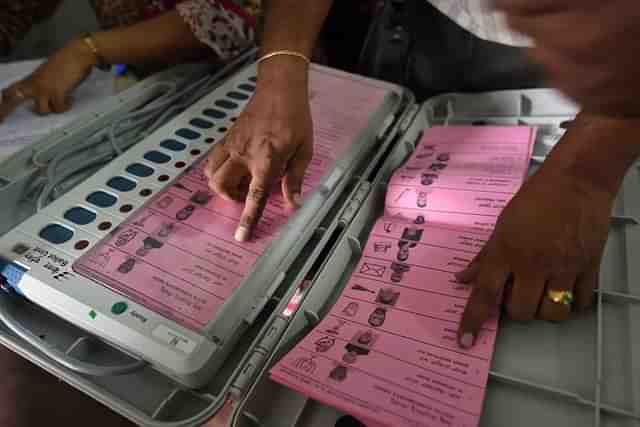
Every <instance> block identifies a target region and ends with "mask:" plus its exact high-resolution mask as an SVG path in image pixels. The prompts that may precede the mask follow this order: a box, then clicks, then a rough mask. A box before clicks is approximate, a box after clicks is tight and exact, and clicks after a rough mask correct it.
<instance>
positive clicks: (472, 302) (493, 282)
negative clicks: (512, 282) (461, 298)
mask: <svg viewBox="0 0 640 427" xmlns="http://www.w3.org/2000/svg"><path fill="white" fill-rule="evenodd" d="M508 279H509V269H508V268H507V266H506V265H505V264H504V263H503V262H500V259H499V258H497V257H495V256H491V257H489V256H487V257H484V259H483V260H482V261H481V266H480V273H479V274H478V278H477V280H476V281H475V283H474V284H473V289H472V291H471V296H470V297H469V300H468V301H467V305H466V307H465V309H464V314H463V315H462V320H461V322H460V327H459V329H458V342H459V344H460V346H461V347H463V348H471V347H473V345H474V343H475V339H476V337H477V336H478V332H479V331H480V329H481V328H482V325H483V324H484V323H485V322H486V321H487V320H488V319H489V317H491V315H492V314H493V312H494V310H495V309H496V308H497V307H498V304H499V303H500V296H501V295H502V290H503V289H504V286H505V284H506V282H507V280H508Z"/></svg>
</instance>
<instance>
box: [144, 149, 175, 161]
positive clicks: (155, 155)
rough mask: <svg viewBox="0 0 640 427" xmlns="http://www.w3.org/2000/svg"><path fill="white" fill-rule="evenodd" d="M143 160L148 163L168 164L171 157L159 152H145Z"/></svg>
mask: <svg viewBox="0 0 640 427" xmlns="http://www.w3.org/2000/svg"><path fill="white" fill-rule="evenodd" d="M144 158H145V159H146V160H149V161H150V162H153V163H158V164H163V163H168V162H169V160H171V157H169V156H167V155H166V154H164V153H161V152H159V151H147V152H146V153H145V154H144Z"/></svg>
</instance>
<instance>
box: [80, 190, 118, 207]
mask: <svg viewBox="0 0 640 427" xmlns="http://www.w3.org/2000/svg"><path fill="white" fill-rule="evenodd" d="M117 201H118V198H117V197H116V196H114V195H111V194H109V193H105V192H104V191H95V192H93V193H91V194H89V195H88V196H87V202H89V203H91V204H92V205H94V206H97V207H99V208H108V207H110V206H113V205H115V204H116V202H117Z"/></svg>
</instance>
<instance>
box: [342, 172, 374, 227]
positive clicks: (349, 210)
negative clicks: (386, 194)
mask: <svg viewBox="0 0 640 427" xmlns="http://www.w3.org/2000/svg"><path fill="white" fill-rule="evenodd" d="M370 189H371V184H370V183H368V182H362V183H361V184H360V187H358V190H357V191H356V194H355V196H353V199H351V201H350V202H349V204H348V205H347V207H346V208H345V210H344V212H342V216H341V217H340V221H341V222H342V223H344V224H349V223H350V222H351V220H352V219H353V217H354V216H355V215H356V214H357V213H358V210H360V206H362V203H363V202H364V201H365V199H366V198H367V195H368V194H369V190H370Z"/></svg>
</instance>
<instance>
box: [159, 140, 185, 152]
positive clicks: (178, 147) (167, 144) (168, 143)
mask: <svg viewBox="0 0 640 427" xmlns="http://www.w3.org/2000/svg"><path fill="white" fill-rule="evenodd" d="M160 146H161V147H162V148H166V149H167V150H171V151H182V150H184V149H185V148H186V147H187V145H186V144H183V143H182V142H178V141H176V140H174V139H165V140H164V141H162V142H161V143H160Z"/></svg>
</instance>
